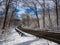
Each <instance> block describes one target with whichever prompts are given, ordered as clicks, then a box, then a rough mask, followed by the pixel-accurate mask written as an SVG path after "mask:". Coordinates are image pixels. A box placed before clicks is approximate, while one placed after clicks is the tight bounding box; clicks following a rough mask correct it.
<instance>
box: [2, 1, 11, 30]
mask: <svg viewBox="0 0 60 45" xmlns="http://www.w3.org/2000/svg"><path fill="white" fill-rule="evenodd" d="M10 2H11V0H6V9H5V18H4V22H3V27H2V29H4V28H5V26H6V19H7V15H8V10H9V4H10Z"/></svg>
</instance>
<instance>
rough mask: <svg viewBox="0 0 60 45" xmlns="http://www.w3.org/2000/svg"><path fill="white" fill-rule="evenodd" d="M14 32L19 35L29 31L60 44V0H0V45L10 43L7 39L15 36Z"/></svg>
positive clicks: (38, 36)
mask: <svg viewBox="0 0 60 45" xmlns="http://www.w3.org/2000/svg"><path fill="white" fill-rule="evenodd" d="M14 32H15V33H16V35H18V34H19V36H26V35H25V33H28V34H31V35H33V36H32V37H34V36H35V37H37V38H40V37H42V38H47V39H48V40H51V41H53V42H56V43H59V44H60V0H0V43H1V44H0V45H10V44H7V42H6V40H9V39H11V38H14V36H13V37H12V35H13V33H14ZM15 33H14V34H15ZM10 34H11V35H10ZM28 34H27V35H28ZM28 36H29V35H28ZM10 37H11V38H10ZM15 37H16V36H15ZM23 38H25V37H23ZM15 39H18V40H19V39H20V38H15ZM11 40H12V39H11ZM4 41H5V43H4V44H3V43H2V42H4ZM17 42H19V41H17ZM42 42H43V41H42ZM48 42H49V41H48ZM59 44H54V43H53V44H52V45H59ZM11 45H15V44H11ZM16 45H24V43H22V44H16ZM25 45H30V44H26V43H25ZM32 45H33V44H32ZM36 45H40V44H36ZM41 45H44V44H41ZM46 45H51V44H49V43H48V44H46Z"/></svg>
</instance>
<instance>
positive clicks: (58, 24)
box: [55, 0, 59, 27]
mask: <svg viewBox="0 0 60 45" xmlns="http://www.w3.org/2000/svg"><path fill="white" fill-rule="evenodd" d="M55 3H56V21H57V27H58V25H59V21H58V0H56V2H55Z"/></svg>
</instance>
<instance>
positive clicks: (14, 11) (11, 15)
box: [9, 10, 15, 27]
mask: <svg viewBox="0 0 60 45" xmlns="http://www.w3.org/2000/svg"><path fill="white" fill-rule="evenodd" d="M14 12H15V10H14V11H12V15H11V17H10V20H9V27H10V26H11V22H12V17H13V15H14Z"/></svg>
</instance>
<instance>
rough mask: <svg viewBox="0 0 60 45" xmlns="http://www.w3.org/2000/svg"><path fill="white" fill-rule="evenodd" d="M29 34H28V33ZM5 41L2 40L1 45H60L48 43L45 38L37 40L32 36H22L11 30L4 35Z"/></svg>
mask: <svg viewBox="0 0 60 45" xmlns="http://www.w3.org/2000/svg"><path fill="white" fill-rule="evenodd" d="M26 34H27V33H26ZM3 37H5V38H4V40H2V41H1V40H0V45H48V44H49V45H58V44H57V43H54V42H51V41H48V40H46V39H43V38H40V39H39V38H37V37H35V36H32V35H30V34H29V35H28V34H27V36H22V37H21V36H20V35H19V34H18V33H17V32H16V31H15V29H14V28H13V29H9V31H7V32H5V33H4V34H3Z"/></svg>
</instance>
